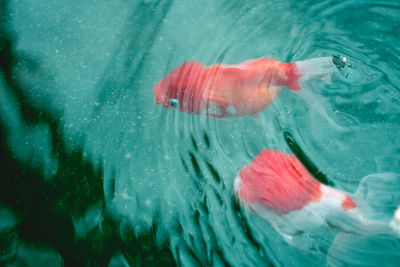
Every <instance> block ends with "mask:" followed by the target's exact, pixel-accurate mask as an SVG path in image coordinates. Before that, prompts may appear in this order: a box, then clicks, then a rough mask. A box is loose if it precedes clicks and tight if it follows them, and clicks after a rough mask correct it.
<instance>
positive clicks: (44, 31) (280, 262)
mask: <svg viewBox="0 0 400 267" xmlns="http://www.w3.org/2000/svg"><path fill="white" fill-rule="evenodd" d="M0 5H1V6H0V12H1V13H0V23H1V28H0V38H1V39H0V45H1V46H0V49H1V57H0V60H1V69H2V71H1V75H0V108H1V110H0V122H1V139H0V140H1V160H2V164H1V165H2V166H1V173H2V176H1V177H2V178H1V186H0V188H1V189H0V195H1V198H0V199H1V202H0V205H1V210H0V218H1V224H0V231H1V239H2V251H1V255H0V261H1V262H2V264H6V265H8V266H21V265H23V264H30V265H31V266H44V265H46V264H47V265H48V266H60V265H63V264H64V265H66V266H70V265H72V266H77V265H83V266H86V265H95V266H96V265H108V266H130V265H131V266H137V265H141V266H156V265H158V266H169V265H183V266H196V265H213V266H223V265H230V266H270V265H271V266H301V265H307V266H325V265H332V266H340V265H344V266H346V265H359V266H368V265H370V266H376V265H377V264H378V263H379V264H385V265H386V266H395V265H396V264H399V263H400V252H399V251H400V250H399V248H400V241H399V239H398V238H395V237H392V236H387V235H375V236H351V235H350V236H346V235H345V236H343V237H339V238H337V239H335V236H334V235H333V234H332V233H331V232H330V231H328V230H326V231H325V232H323V234H321V235H319V236H317V238H316V237H313V236H312V234H310V237H308V238H304V239H303V241H304V243H305V244H308V242H309V243H310V245H308V246H307V245H305V247H306V249H304V246H303V247H302V248H301V249H300V248H298V247H296V246H292V245H290V244H288V243H287V242H285V241H284V239H283V238H282V237H281V236H280V235H279V233H277V232H276V231H275V230H274V229H273V228H272V227H271V225H270V224H269V222H268V221H266V220H264V219H262V218H259V217H258V216H256V215H255V214H253V213H251V212H249V211H248V210H245V209H243V208H241V207H240V206H239V204H238V203H237V200H236V197H235V195H234V192H233V180H234V178H235V177H236V175H237V173H238V171H239V170H240V169H241V168H242V167H243V166H245V165H246V164H248V163H250V162H251V160H252V159H253V158H254V157H255V156H256V155H257V154H258V153H259V152H260V151H261V150H263V149H265V148H273V149H277V150H281V151H284V152H287V153H294V154H295V155H296V156H297V157H298V158H299V159H300V160H301V161H302V162H303V164H304V165H305V166H306V167H307V168H308V169H309V171H310V172H311V173H312V174H313V175H314V176H315V177H316V178H318V179H319V180H321V181H325V182H327V183H329V184H330V185H332V186H334V187H335V188H337V189H340V190H346V191H348V192H351V193H353V192H355V191H356V190H357V188H358V186H359V183H360V181H361V179H362V178H363V177H365V176H367V175H370V174H375V173H383V172H385V173H386V172H393V173H400V145H399V142H398V140H399V128H400V127H399V119H400V105H399V104H400V101H399V99H400V88H399V84H400V78H399V77H400V76H399V75H398V74H399V67H400V50H399V48H398V47H399V44H400V39H399V36H400V30H399V26H400V25H399V24H400V5H399V4H398V3H397V2H396V1H377V0H376V1H321V2H319V3H316V1H248V2H247V1H246V2H244V1H184V0H177V1H150V0H149V1H102V0H88V1H83V2H82V1H61V0H60V1H51V2H50V1H43V0H35V1H17V0H14V1H4V2H2V4H0ZM325 55H343V56H345V57H347V58H348V59H349V61H350V62H351V64H352V68H351V69H350V70H349V73H347V77H344V76H341V77H337V78H336V79H335V80H333V81H332V83H331V84H327V83H325V82H323V81H316V80H315V81H311V82H310V83H309V85H308V86H309V88H311V89H313V88H318V90H321V95H322V96H321V98H320V99H319V101H320V102H319V105H320V106H322V107H324V110H325V112H326V114H328V116H329V117H330V118H331V121H328V120H327V119H326V118H324V116H321V114H320V113H319V112H317V111H316V110H315V109H314V108H313V107H311V106H310V105H309V104H308V103H307V102H306V101H304V100H303V99H301V98H299V97H298V96H297V95H295V94H293V93H292V92H290V91H289V90H287V89H284V90H282V92H281V94H280V96H279V97H278V98H277V99H276V100H275V101H274V103H273V104H272V105H271V106H270V107H268V108H267V109H266V110H264V111H263V112H262V113H260V114H259V116H258V118H253V117H238V118H227V119H213V118H207V117H202V116H197V115H196V114H187V113H181V112H179V111H177V110H169V109H165V108H163V107H161V106H160V105H155V104H154V98H153V86H154V85H155V84H156V83H157V82H158V81H159V80H160V79H161V78H163V77H164V76H165V75H166V74H168V73H169V72H170V71H171V70H172V69H174V68H176V67H178V66H179V65H180V64H182V63H183V62H186V61H189V60H196V61H199V62H201V63H203V64H205V65H210V64H214V63H217V62H223V63H232V64H236V63H239V62H242V61H244V60H247V59H252V58H259V57H262V56H267V57H271V58H274V59H277V60H280V61H284V62H290V61H296V60H304V59H309V58H313V57H320V56H325ZM337 125H340V126H341V127H342V128H340V129H339V128H338V127H337ZM343 128H344V129H345V130H342V129H343ZM378 178H379V175H378ZM382 183H383V182H382ZM399 186H400V181H398V183H394V185H393V188H397V187H399ZM382 188H385V189H386V187H385V186H382ZM387 190H390V189H387ZM397 192H400V191H397ZM382 193H385V191H384V190H382ZM395 193H396V192H395ZM395 193H394V197H393V199H392V201H391V205H393V206H394V207H395V206H397V205H399V204H400V203H396V201H399V195H398V194H399V193H397V195H396V194H395ZM380 200H382V198H381V197H379V196H378V197H376V198H375V201H377V202H378V204H377V203H375V204H376V205H377V206H378V207H379V201H380ZM391 212H393V209H391V210H389V211H387V212H386V213H385V215H387V216H389V214H390V213H391ZM334 240H336V242H334Z"/></svg>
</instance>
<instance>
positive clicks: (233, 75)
mask: <svg viewBox="0 0 400 267" xmlns="http://www.w3.org/2000/svg"><path fill="white" fill-rule="evenodd" d="M344 66H346V58H344V57H338V56H333V57H320V58H313V59H309V60H304V61H296V62H290V63H283V62H280V61H277V60H273V59H268V58H259V59H252V60H248V61H244V62H242V63H240V64H236V65H234V64H220V63H219V64H214V65H211V66H204V65H202V64H201V63H199V62H196V61H189V62H186V63H183V64H182V65H181V66H179V67H177V68H176V69H174V70H172V71H171V72H170V73H169V74H168V75H167V76H165V77H164V78H163V79H161V81H159V82H158V83H157V84H156V85H155V86H154V88H153V93H154V98H155V103H156V104H160V105H162V106H164V107H166V108H178V109H179V110H180V111H183V112H188V113H196V114H200V115H205V116H209V117H216V118H224V117H235V116H244V115H249V116H257V113H259V112H260V111H262V110H264V109H265V108H267V107H268V106H269V105H270V104H271V103H272V102H273V101H274V99H275V98H276V97H277V96H278V95H279V93H280V91H281V88H282V87H283V86H285V87H287V88H289V89H290V90H292V91H295V92H297V93H299V92H300V91H302V88H301V85H300V83H301V81H302V80H305V79H308V78H310V77H318V78H321V79H325V80H328V81H329V80H330V76H331V75H332V73H335V72H338V70H340V69H341V68H343V67H344Z"/></svg>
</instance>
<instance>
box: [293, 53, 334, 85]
mask: <svg viewBox="0 0 400 267" xmlns="http://www.w3.org/2000/svg"><path fill="white" fill-rule="evenodd" d="M295 63H296V66H297V70H298V72H299V74H300V75H301V77H302V78H303V79H308V78H313V77H316V78H320V79H322V80H325V81H326V82H328V83H330V82H331V77H332V74H333V73H335V72H338V71H339V69H338V67H337V66H336V65H335V64H334V61H333V57H317V58H312V59H307V60H301V61H296V62H295Z"/></svg>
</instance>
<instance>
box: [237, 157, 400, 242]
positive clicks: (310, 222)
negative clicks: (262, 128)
mask: <svg viewBox="0 0 400 267" xmlns="http://www.w3.org/2000/svg"><path fill="white" fill-rule="evenodd" d="M376 177H378V179H379V180H380V183H385V182H387V183H389V182H391V181H393V182H396V181H398V178H399V176H398V175H395V174H392V173H384V174H379V175H378V176H376ZM376 177H375V178H373V176H370V177H369V176H367V177H366V178H364V179H363V181H362V182H361V184H360V188H362V190H361V189H360V190H359V192H358V193H356V194H349V193H346V192H343V191H340V190H337V189H335V188H333V187H330V186H327V185H324V184H322V183H320V182H319V181H317V180H316V179H314V178H313V177H312V176H311V174H310V173H309V172H308V171H307V170H306V168H305V167H304V166H303V165H302V164H301V162H300V161H299V160H298V159H297V158H296V157H295V156H294V155H291V154H286V153H283V152H280V151H276V150H268V149H266V150H263V151H261V152H260V153H259V155H258V156H257V157H256V158H255V159H254V160H253V162H251V163H250V164H249V165H247V166H245V167H244V168H242V169H241V170H240V172H239V175H238V176H237V177H236V179H235V181H234V190H235V192H236V195H237V197H238V199H239V200H240V203H241V204H242V205H243V206H244V207H246V208H248V209H250V210H251V211H253V212H255V213H256V214H257V215H259V216H260V217H262V218H264V219H266V220H268V222H270V224H271V226H272V227H273V228H274V229H275V230H276V231H277V232H278V233H279V234H281V236H282V237H283V238H284V239H285V240H286V241H288V242H290V241H291V239H292V238H293V236H295V235H298V234H299V233H310V232H312V231H314V230H315V229H317V228H318V227H321V226H322V227H326V228H328V229H330V230H332V231H336V232H354V231H361V232H363V233H364V234H365V233H368V234H389V235H393V236H400V210H399V209H398V210H397V212H395V215H394V216H393V218H389V219H388V220H381V219H380V217H378V218H377V217H376V216H374V214H377V213H376V212H375V211H374V210H373V209H372V208H371V207H369V204H368V203H367V201H366V197H365V196H364V197H363V194H364V193H365V192H368V190H369V192H368V194H370V196H372V195H374V197H379V194H377V192H376V190H375V189H374V188H377V187H376V185H374V186H371V187H368V188H366V187H365V186H367V185H368V183H371V181H372V182H376V181H377V179H376ZM374 179H375V180H374ZM379 180H378V181H379ZM396 183H397V184H398V182H396ZM374 190H375V191H374ZM381 193H382V194H381V195H382V198H381V199H383V198H385V197H386V198H387V199H388V200H389V201H391V202H396V201H400V197H399V192H398V191H395V193H394V194H393V195H391V194H390V192H381ZM385 194H386V195H385ZM396 197H397V198H396ZM391 204H392V205H394V207H397V206H398V205H399V203H398V202H397V203H391ZM394 209H395V208H394ZM391 212H393V209H392V211H391Z"/></svg>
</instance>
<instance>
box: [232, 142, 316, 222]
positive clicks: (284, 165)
mask: <svg viewBox="0 0 400 267" xmlns="http://www.w3.org/2000/svg"><path fill="white" fill-rule="evenodd" d="M239 175H240V179H241V184H240V190H239V192H238V193H239V197H240V199H241V200H243V201H245V202H247V203H261V204H263V205H264V206H265V207H267V208H268V209H269V210H271V211H274V212H275V213H277V214H279V215H285V214H287V213H289V212H292V211H295V210H301V209H302V208H303V207H305V206H307V205H309V204H310V203H311V202H319V201H320V199H321V197H322V191H321V183H320V182H318V181H317V180H315V179H314V178H313V177H312V176H311V174H310V173H309V172H308V171H307V170H306V169H305V167H304V166H303V165H302V164H301V162H300V161H299V160H298V159H297V158H296V157H295V156H293V155H290V154H285V153H283V152H280V151H276V150H263V151H262V152H261V153H260V154H259V155H258V156H257V157H256V158H255V159H254V160H253V162H252V163H250V164H249V165H247V166H245V167H244V168H243V169H242V170H241V171H240V174H239Z"/></svg>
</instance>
